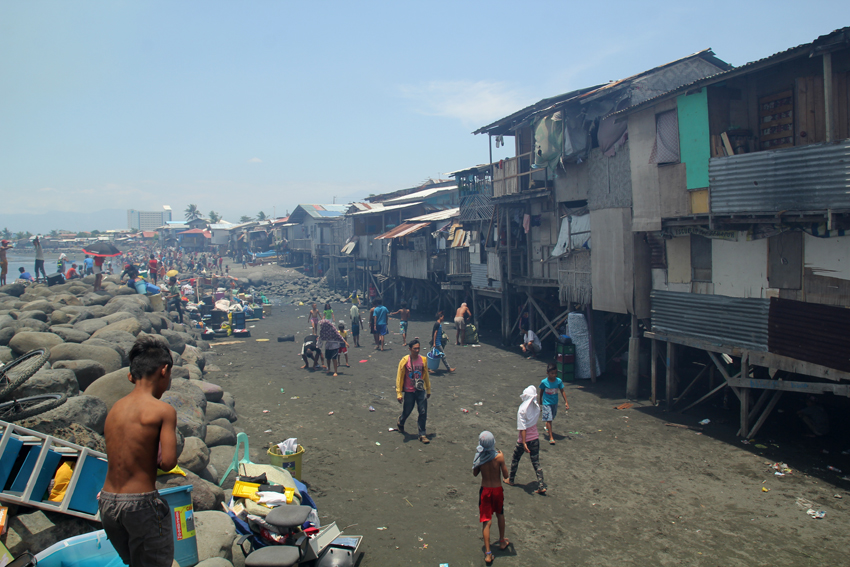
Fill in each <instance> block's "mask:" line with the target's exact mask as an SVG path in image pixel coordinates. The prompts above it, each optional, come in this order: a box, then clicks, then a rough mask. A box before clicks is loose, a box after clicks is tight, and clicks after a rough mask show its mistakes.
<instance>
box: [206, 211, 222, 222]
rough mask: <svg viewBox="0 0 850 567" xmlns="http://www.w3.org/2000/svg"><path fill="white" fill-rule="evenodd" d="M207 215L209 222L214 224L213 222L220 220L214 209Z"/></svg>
mask: <svg viewBox="0 0 850 567" xmlns="http://www.w3.org/2000/svg"><path fill="white" fill-rule="evenodd" d="M209 217H210V224H215V223H217V222H218V221H220V220H221V215H220V214H218V213H217V212H215V211H210V214H209Z"/></svg>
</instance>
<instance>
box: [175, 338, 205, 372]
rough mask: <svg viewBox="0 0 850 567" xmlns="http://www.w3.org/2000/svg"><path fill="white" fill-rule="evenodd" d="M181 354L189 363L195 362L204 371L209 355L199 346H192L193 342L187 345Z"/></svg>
mask: <svg viewBox="0 0 850 567" xmlns="http://www.w3.org/2000/svg"><path fill="white" fill-rule="evenodd" d="M180 356H182V357H183V360H185V361H186V362H188V363H189V364H194V365H195V366H197V367H198V368H200V369H201V372H203V371H204V367H205V366H206V364H207V357H206V355H205V354H204V353H203V352H201V349H199V348H198V347H196V346H192V345H191V344H190V345H186V348H185V350H184V351H183V352H182V353H181V354H180Z"/></svg>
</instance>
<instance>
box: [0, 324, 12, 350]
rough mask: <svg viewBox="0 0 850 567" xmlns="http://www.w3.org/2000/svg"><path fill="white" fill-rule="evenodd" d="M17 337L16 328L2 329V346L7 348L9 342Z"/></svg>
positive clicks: (0, 331) (0, 335)
mask: <svg viewBox="0 0 850 567" xmlns="http://www.w3.org/2000/svg"><path fill="white" fill-rule="evenodd" d="M14 336H15V328H14V327H4V328H2V329H0V345H3V346H6V345H8V344H9V341H11V340H12V337H14Z"/></svg>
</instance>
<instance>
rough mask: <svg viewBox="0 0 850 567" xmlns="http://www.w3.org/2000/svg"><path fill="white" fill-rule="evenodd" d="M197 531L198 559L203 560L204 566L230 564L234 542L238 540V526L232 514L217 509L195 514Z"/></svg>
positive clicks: (220, 566) (221, 566)
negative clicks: (231, 517)
mask: <svg viewBox="0 0 850 567" xmlns="http://www.w3.org/2000/svg"><path fill="white" fill-rule="evenodd" d="M195 533H196V534H197V536H196V537H197V539H198V560H200V561H202V562H203V565H204V567H227V566H228V565H230V563H229V562H230V560H231V559H233V542H235V541H236V527H235V526H234V524H233V520H231V519H230V516H228V515H227V514H225V513H224V512H220V511H217V510H209V511H204V512H198V513H197V514H195ZM198 565H201V563H199V564H198ZM196 567H197V566H196Z"/></svg>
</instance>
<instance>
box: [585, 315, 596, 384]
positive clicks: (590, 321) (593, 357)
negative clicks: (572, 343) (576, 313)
mask: <svg viewBox="0 0 850 567" xmlns="http://www.w3.org/2000/svg"><path fill="white" fill-rule="evenodd" d="M585 311H586V313H587V331H588V333H587V338H588V341H587V342H588V345H589V346H590V382H591V383H592V384H596V352H595V351H596V348H595V346H594V344H593V343H594V341H593V309H592V308H591V307H590V304H588V305H587V308H586V309H585Z"/></svg>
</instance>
